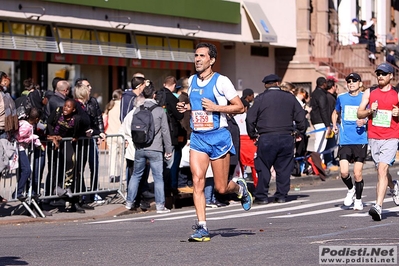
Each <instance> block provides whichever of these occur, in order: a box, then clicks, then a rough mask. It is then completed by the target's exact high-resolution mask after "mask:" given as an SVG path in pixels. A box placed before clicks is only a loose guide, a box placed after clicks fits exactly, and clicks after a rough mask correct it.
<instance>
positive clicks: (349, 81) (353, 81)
mask: <svg viewBox="0 0 399 266" xmlns="http://www.w3.org/2000/svg"><path fill="white" fill-rule="evenodd" d="M358 81H359V80H358V79H348V80H347V81H346V82H347V83H348V84H350V83H356V82H358Z"/></svg>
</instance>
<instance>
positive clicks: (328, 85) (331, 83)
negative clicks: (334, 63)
mask: <svg viewBox="0 0 399 266" xmlns="http://www.w3.org/2000/svg"><path fill="white" fill-rule="evenodd" d="M326 84H327V87H326V90H329V89H331V88H332V87H334V86H335V81H334V80H332V79H327V83H326Z"/></svg>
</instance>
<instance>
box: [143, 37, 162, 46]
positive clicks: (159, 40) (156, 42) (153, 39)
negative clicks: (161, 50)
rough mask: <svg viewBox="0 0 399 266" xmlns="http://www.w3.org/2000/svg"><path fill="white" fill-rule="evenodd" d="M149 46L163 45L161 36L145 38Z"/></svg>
mask: <svg viewBox="0 0 399 266" xmlns="http://www.w3.org/2000/svg"><path fill="white" fill-rule="evenodd" d="M147 41H148V45H149V46H158V47H163V46H164V45H163V38H162V37H150V36H149V37H148V38H147Z"/></svg>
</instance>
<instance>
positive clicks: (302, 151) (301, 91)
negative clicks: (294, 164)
mask: <svg viewBox="0 0 399 266" xmlns="http://www.w3.org/2000/svg"><path fill="white" fill-rule="evenodd" d="M293 94H294V95H295V97H296V99H297V101H298V102H299V104H300V105H301V106H302V108H303V109H304V110H305V115H306V118H307V119H306V120H305V123H306V129H305V132H306V130H307V129H308V128H309V126H310V125H309V121H308V117H309V116H310V112H311V111H312V108H311V107H309V106H308V105H307V103H308V102H309V101H310V98H309V93H308V91H307V90H306V89H305V88H302V87H299V88H295V89H294V91H293ZM308 142H309V136H308V135H305V134H303V135H301V136H300V140H299V141H296V142H295V157H302V156H305V155H306V152H307V150H308Z"/></svg>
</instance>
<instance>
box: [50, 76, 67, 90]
mask: <svg viewBox="0 0 399 266" xmlns="http://www.w3.org/2000/svg"><path fill="white" fill-rule="evenodd" d="M61 80H65V79H63V78H60V77H55V78H53V81H52V82H51V86H52V87H53V91H55V89H56V88H57V83H58V81H61Z"/></svg>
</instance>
